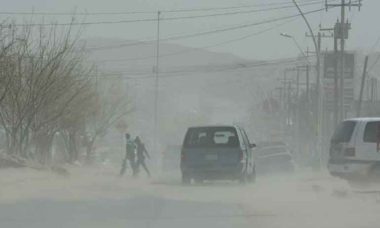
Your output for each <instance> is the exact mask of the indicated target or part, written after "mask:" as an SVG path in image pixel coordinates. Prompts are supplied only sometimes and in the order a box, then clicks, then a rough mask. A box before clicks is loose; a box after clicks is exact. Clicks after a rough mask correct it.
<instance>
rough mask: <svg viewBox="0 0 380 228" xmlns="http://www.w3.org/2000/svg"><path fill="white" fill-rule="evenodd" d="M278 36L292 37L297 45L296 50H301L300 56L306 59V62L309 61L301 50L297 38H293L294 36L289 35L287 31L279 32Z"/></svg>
mask: <svg viewBox="0 0 380 228" xmlns="http://www.w3.org/2000/svg"><path fill="white" fill-rule="evenodd" d="M280 36H282V37H285V38H289V39H292V40H293V42H294V43H295V45H296V46H297V48H298V50H299V51H300V52H301V54H302V56H303V57H304V58H305V59H306V61H307V62H309V60H308V59H307V56H306V55H305V52H304V51H303V50H302V48H301V46H300V45H299V43H298V42H297V40H296V39H295V38H294V36H291V35H289V34H287V33H280Z"/></svg>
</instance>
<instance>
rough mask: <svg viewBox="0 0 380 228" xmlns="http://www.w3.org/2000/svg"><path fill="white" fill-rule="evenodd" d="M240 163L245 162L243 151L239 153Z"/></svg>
mask: <svg viewBox="0 0 380 228" xmlns="http://www.w3.org/2000/svg"><path fill="white" fill-rule="evenodd" d="M239 161H240V162H243V161H244V152H243V151H242V150H240V152H239Z"/></svg>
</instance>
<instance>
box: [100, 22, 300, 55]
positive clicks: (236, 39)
mask: <svg viewBox="0 0 380 228" xmlns="http://www.w3.org/2000/svg"><path fill="white" fill-rule="evenodd" d="M294 20H295V18H292V19H290V20H287V21H286V22H284V23H281V24H277V25H275V26H272V27H270V28H266V29H263V30H260V31H257V32H254V33H250V34H247V35H244V36H241V37H238V38H235V39H230V40H227V41H223V42H220V43H216V44H212V45H208V46H203V47H197V48H192V49H188V50H183V51H177V52H172V53H167V54H162V55H160V58H161V57H169V56H175V55H181V54H186V53H189V52H193V51H196V50H202V49H209V48H214V47H219V46H223V45H225V44H230V43H234V42H237V41H241V40H244V39H248V38H250V37H253V36H257V35H261V34H263V33H265V32H268V31H272V30H273V29H276V28H278V27H281V26H283V25H285V24H288V23H291V22H293V21H294ZM153 58H156V56H153V55H151V56H145V57H137V58H127V59H110V60H100V61H101V62H127V61H136V60H145V59H153Z"/></svg>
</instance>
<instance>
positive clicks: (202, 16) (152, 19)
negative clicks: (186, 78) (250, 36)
mask: <svg viewBox="0 0 380 228" xmlns="http://www.w3.org/2000/svg"><path fill="white" fill-rule="evenodd" d="M315 4H319V3H316V2H311V3H305V4H303V5H302V6H307V5H315ZM289 8H293V6H291V5H289V6H281V7H272V8H265V9H255V10H244V11H234V12H225V13H215V14H206V15H195V16H180V17H166V18H161V19H160V20H161V21H174V20H184V19H199V18H208V17H219V16H229V15H238V14H249V13H257V12H268V11H272V10H284V9H289ZM154 21H157V18H143V19H133V20H118V21H94V22H68V23H29V24H14V25H12V26H17V27H24V26H78V25H83V26H86V25H108V24H126V23H139V22H154Z"/></svg>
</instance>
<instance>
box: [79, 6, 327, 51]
mask: <svg viewBox="0 0 380 228" xmlns="http://www.w3.org/2000/svg"><path fill="white" fill-rule="evenodd" d="M322 10H325V9H324V8H322V9H316V10H311V11H307V12H305V13H303V14H304V15H308V14H313V13H317V12H320V11H322ZM300 15H301V14H300V13H297V14H293V15H290V16H283V17H277V18H273V19H267V20H264V21H260V22H255V23H250V24H243V25H239V26H233V27H228V28H224V29H216V30H211V31H206V32H199V33H193V34H188V35H179V36H172V37H167V38H163V39H160V41H173V40H181V39H188V38H193V37H199V36H205V35H210V34H215V33H222V32H227V31H234V30H238V29H243V28H249V27H254V26H258V25H263V24H269V23H273V22H277V21H281V20H286V19H291V18H295V17H299V16H300ZM153 41H155V40H149V41H138V42H132V43H126V44H118V45H108V46H103V47H94V48H87V49H86V51H98V50H105V49H114V48H121V47H130V46H139V45H143V44H147V43H148V44H149V43H150V42H153Z"/></svg>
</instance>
